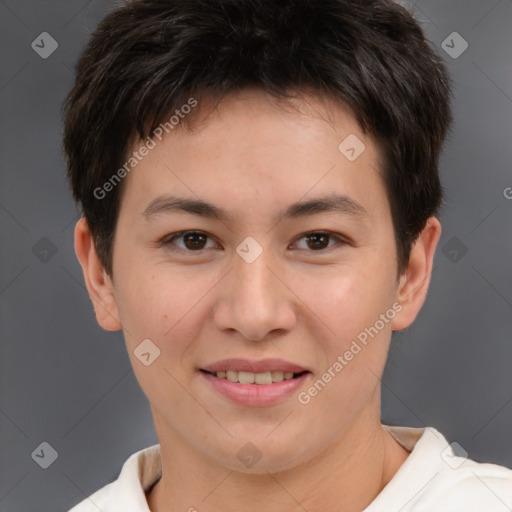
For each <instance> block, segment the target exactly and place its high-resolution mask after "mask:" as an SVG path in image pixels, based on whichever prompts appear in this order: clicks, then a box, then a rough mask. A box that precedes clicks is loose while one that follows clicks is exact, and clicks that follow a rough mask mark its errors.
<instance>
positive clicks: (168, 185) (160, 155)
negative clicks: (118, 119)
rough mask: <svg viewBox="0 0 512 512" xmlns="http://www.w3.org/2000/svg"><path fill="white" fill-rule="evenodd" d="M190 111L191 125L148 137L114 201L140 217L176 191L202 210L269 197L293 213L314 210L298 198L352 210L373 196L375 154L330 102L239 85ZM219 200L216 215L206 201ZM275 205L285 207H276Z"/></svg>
mask: <svg viewBox="0 0 512 512" xmlns="http://www.w3.org/2000/svg"><path fill="white" fill-rule="evenodd" d="M196 108H197V109H198V110H197V111H195V112H194V113H193V118H192V121H193V122H192V123H191V124H189V123H184V124H183V125H182V126H180V127H179V129H177V130H174V131H172V132H170V133H169V134H166V135H164V137H163V139H162V140H161V141H159V140H157V139H155V138H154V137H153V139H154V140H155V142H156V145H155V147H154V149H152V150H151V151H150V152H149V154H147V155H146V156H145V157H144V158H143V159H142V160H141V161H140V162H139V163H138V164H137V166H136V167H134V169H133V171H132V172H130V173H129V174H128V176H127V178H126V180H125V181H126V183H124V186H125V187H127V191H126V193H125V195H126V197H125V198H124V199H123V202H125V201H130V202H133V201H135V202H136V203H137V209H138V213H139V214H140V215H145V216H146V217H147V216H148V215H147V214H150V213H155V211H156V210H160V211H163V210H165V209H166V208H167V209H168V210H169V211H170V210H171V209H172V207H173V206H176V201H175V200H176V199H179V198H185V199H188V200H189V203H190V201H195V205H191V204H189V205H188V206H189V207H191V208H192V209H193V208H196V209H198V208H199V209H202V211H203V213H207V215H209V216H210V217H215V216H217V217H221V216H224V217H226V216H227V215H229V211H230V210H232V212H236V213H240V211H242V210H245V211H246V212H247V207H248V206H249V205H250V204H251V205H252V206H253V208H255V207H257V206H258V205H261V206H265V208H267V209H268V206H269V205H275V206H278V203H279V204H280V206H281V208H280V211H281V213H291V214H292V216H293V212H292V210H293V209H295V213H296V211H297V209H301V208H302V211H304V209H305V208H307V207H309V208H313V209H314V208H316V209H317V210H320V209H322V208H323V206H321V205H318V204H317V205H316V206H314V205H312V204H309V205H308V206H301V205H298V204H297V203H298V200H299V199H301V198H302V199H313V198H314V197H318V196H322V197H324V198H325V197H326V196H328V195H329V196H331V198H333V197H334V196H333V194H334V195H338V196H346V197H348V200H346V201H344V204H343V205H342V206H340V205H341V203H342V202H343V201H341V202H340V201H339V197H338V205H337V206H338V207H339V208H344V209H345V211H347V212H348V211H349V210H350V209H351V210H352V212H355V211H356V210H357V209H358V208H357V204H360V205H361V206H362V208H359V210H360V211H362V212H363V213H365V207H364V206H363V205H362V203H364V202H367V203H368V202H369V203H371V201H372V199H374V200H375V199H377V198H376V194H375V190H374V189H375V187H377V188H379V187H380V188H382V181H381V177H380V176H379V167H380V162H379V160H380V154H379V152H378V150H377V147H376V145H375V143H374V141H373V140H372V139H371V138H370V137H369V136H367V135H366V134H364V133H363V132H362V130H361V129H360V127H359V126H358V124H357V122H356V121H355V119H354V118H353V117H352V116H351V114H350V113H349V111H348V110H347V109H346V108H344V107H343V106H342V105H341V104H340V103H339V102H336V101H334V100H332V99H329V98H326V97H319V96H315V95H303V96H301V97H297V98H294V99H292V100H286V101H283V100H279V99H276V98H274V97H272V96H270V95H268V94H267V93H265V92H263V91H258V90H244V91H240V92H238V93H236V94H235V93H234V94H231V95H228V96H226V97H225V98H224V99H223V100H222V101H221V102H220V103H219V104H218V105H217V106H216V107H215V108H214V107H213V103H211V102H208V101H205V102H202V103H201V104H200V105H198V106H197V107H196ZM141 144H143V141H138V142H137V143H136V144H134V145H133V148H132V151H136V150H137V148H138V147H140V146H141ZM372 191H373V192H372ZM337 192H338V194H336V193H337ZM377 192H379V194H381V193H382V190H380V191H377ZM354 194H355V195H356V196H358V195H359V199H360V200H357V198H356V197H350V195H354ZM166 196H172V198H171V200H170V201H169V197H167V200H166ZM207 199H210V200H207ZM272 199H273V200H272ZM379 199H382V197H379ZM173 200H174V205H171V204H170V203H172V201H173ZM351 200H352V201H351ZM283 201H284V202H283ZM228 202H229V206H227V207H226V208H223V209H222V212H220V208H216V211H215V212H214V211H213V210H215V208H211V206H215V205H217V206H220V205H227V203H228ZM334 202H336V199H335V201H334ZM351 202H352V204H350V205H349V203H351ZM165 203H167V205H166V204H165ZM284 203H288V204H289V205H291V203H294V206H293V207H291V206H288V209H287V210H286V211H285V209H284ZM356 203H357V204H356ZM237 205H238V207H237ZM324 206H325V204H324ZM331 206H332V204H331ZM349 206H351V207H352V208H349ZM231 207H232V208H231ZM206 210H209V212H206ZM223 220H226V219H223Z"/></svg>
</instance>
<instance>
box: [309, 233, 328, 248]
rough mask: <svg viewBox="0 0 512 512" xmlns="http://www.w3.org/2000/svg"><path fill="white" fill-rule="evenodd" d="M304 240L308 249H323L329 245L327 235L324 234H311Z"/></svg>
mask: <svg viewBox="0 0 512 512" xmlns="http://www.w3.org/2000/svg"><path fill="white" fill-rule="evenodd" d="M306 240H307V243H308V246H309V248H310V249H314V250H320V249H325V248H326V247H327V245H328V243H329V235H328V234H326V233H313V234H310V235H306Z"/></svg>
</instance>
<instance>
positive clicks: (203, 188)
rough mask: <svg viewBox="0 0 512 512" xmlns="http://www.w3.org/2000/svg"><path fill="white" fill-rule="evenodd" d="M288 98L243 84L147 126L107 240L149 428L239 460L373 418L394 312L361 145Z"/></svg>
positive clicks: (371, 150)
mask: <svg viewBox="0 0 512 512" xmlns="http://www.w3.org/2000/svg"><path fill="white" fill-rule="evenodd" d="M296 106H299V108H300V110H299V111H297V110H294V109H291V108H286V105H284V104H281V103H278V102H277V101H276V100H274V99H270V98H269V97H268V96H267V95H265V94H264V93H262V92H257V91H247V90H246V91H244V92H241V93H238V94H236V95H231V96H228V97H226V98H225V99H224V100H223V101H222V102H221V104H220V105H219V107H218V109H217V110H215V111H210V112H209V114H210V115H209V116H208V117H207V118H205V119H206V122H205V123H203V124H201V125H198V126H197V127H196V129H194V130H193V131H189V130H187V129H184V130H175V131H173V132H171V133H169V135H168V136H166V137H165V138H163V140H162V141H158V139H155V141H156V142H157V144H156V147H154V148H153V149H151V150H150V151H149V152H148V154H147V155H146V156H145V157H144V158H143V159H141V161H140V163H138V165H137V166H136V167H135V168H134V169H133V170H132V171H131V173H130V174H129V175H128V176H127V177H126V178H125V180H126V181H125V183H124V187H125V188H124V191H123V196H122V204H121V209H120V212H119V218H118V224H117V228H116V234H115V240H114V250H113V276H114V278H113V281H112V283H111V284H110V285H109V286H110V289H111V292H112V300H111V302H109V304H110V305H109V306H107V308H108V309H109V312H110V314H109V316H110V318H114V317H115V318H116V319H117V320H118V321H119V323H120V324H121V325H122V329H123V331H124V335H125V339H126V344H127V348H128V353H129V355H130V358H131V362H132V364H133V368H134V372H135V374H136V377H137V379H138V381H139V383H140V385H141V387H142V389H143V391H144V393H145V394H146V395H147V397H148V400H149V402H150V405H151V410H152V413H153V416H154V420H155V426H156V428H157V433H158V436H159V440H160V441H161V442H162V440H163V439H170V440H172V441H173V442H175V443H180V444H181V445H183V446H187V447H188V448H189V449H190V450H192V451H194V452H195V453H198V454H200V455H201V456H203V457H205V458H206V459H208V460H210V461H215V462H216V463H217V464H221V465H222V466H224V467H226V468H231V469H238V470H241V471H254V472H264V471H271V470H272V471H275V470H280V469H286V468H291V467H293V466H296V465H298V464H301V463H303V462H306V461H308V460H310V459H312V458H313V457H315V456H318V455H320V454H321V453H323V452H325V451H326V450H328V449H329V448H330V447H332V446H334V445H336V443H337V442H339V440H340V439H341V437H342V436H343V435H344V434H345V433H347V432H348V431H350V430H352V431H353V430H354V429H356V428H357V429H358V428H363V429H364V428H365V427H364V425H368V423H369V421H370V418H371V419H372V420H373V419H375V418H376V417H378V416H379V414H380V410H379V408H380V400H379V397H380V387H379V377H380V375H381V374H382V371H383V367H384V363H385V359H386V354H387V350H388V346H389V341H390V337H391V332H392V330H393V329H396V328H402V327H404V325H403V323H404V315H409V316H408V319H407V318H406V319H405V323H409V321H411V318H412V317H411V314H410V313H407V311H405V310H404V311H401V310H402V309H403V307H402V305H400V304H398V302H397V300H398V299H399V298H400V296H399V292H400V283H399V282H398V280H397V273H396V265H397V260H396V247H395V242H394V240H395V239H394V233H393V225H392V219H391V214H390V206H389V202H388V200H387V197H386V192H385V188H384V183H383V180H382V176H381V175H380V174H379V172H378V169H379V164H378V159H379V153H378V149H377V147H376V146H375V145H374V142H373V141H372V140H371V139H370V138H369V137H368V136H367V135H365V134H363V133H362V132H361V130H360V129H359V127H358V125H357V123H356V122H355V121H354V119H353V118H352V117H351V116H350V115H349V114H348V112H347V111H345V110H344V109H343V108H341V107H340V106H339V105H338V104H335V103H330V102H329V101H328V100H325V99H323V100H322V99H319V98H315V97H313V96H305V97H304V98H303V99H302V100H300V101H298V100H297V102H296ZM331 121H332V122H331ZM347 137H351V138H350V139H348V141H349V142H350V143H348V142H347V143H345V145H343V144H342V145H341V150H340V148H339V146H340V143H342V142H343V141H344V140H345V139H346V138H347ZM355 137H357V139H355ZM357 140H359V142H357ZM354 141H355V142H354ZM361 143H362V144H364V150H362V149H363V146H362V145H361ZM141 145H142V142H139V143H138V144H136V145H135V146H134V148H133V150H136V149H137V148H138V147H140V146H141ZM351 147H353V148H354V149H355V151H351V150H350V148H351ZM361 150H362V152H361ZM359 152H360V154H359V156H357V155H358V153H359ZM347 156H348V157H350V158H348V157H347ZM355 156H356V158H354V157H355ZM179 200H183V201H181V202H180V201H179ZM186 201H188V203H187V202H186ZM203 203H207V204H206V205H205V204H203ZM308 203H309V204H308ZM413 309H414V308H413ZM417 309H419V306H417V307H416V309H415V311H414V314H415V312H417ZM109 322H110V320H107V319H104V320H103V325H104V327H105V328H110V327H109V326H110V325H111V324H110V323H109ZM100 323H102V321H101V320H100ZM143 340H151V341H145V342H144V344H143V345H141V343H142V342H143ZM158 351H159V355H158V357H156V358H155V356H156V355H157V354H158ZM141 353H144V354H146V355H144V356H142V357H141ZM148 354H149V355H148ZM139 357H140V359H139ZM141 359H142V361H144V362H145V363H146V364H144V362H142V361H141ZM228 370H229V372H228ZM252 379H256V382H255V383H252V384H250V383H248V382H250V381H251V380H252ZM239 381H241V382H239ZM305 440H307V442H305ZM248 442H250V443H252V445H246V443H248ZM242 447H244V448H242ZM241 448H242V452H240V449H241ZM243 450H245V452H248V455H249V456H251V455H253V456H259V455H258V454H261V455H262V457H261V461H260V462H258V464H257V465H255V466H254V468H251V467H250V465H248V464H247V463H245V462H244V460H245V459H244V457H243V456H242V455H244V454H247V453H245V452H244V451H243ZM237 454H238V455H237ZM244 464H245V465H244Z"/></svg>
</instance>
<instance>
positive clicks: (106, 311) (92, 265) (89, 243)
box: [75, 217, 122, 331]
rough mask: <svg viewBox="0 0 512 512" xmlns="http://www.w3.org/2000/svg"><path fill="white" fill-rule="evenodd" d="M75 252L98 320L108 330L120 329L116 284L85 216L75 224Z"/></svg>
mask: <svg viewBox="0 0 512 512" xmlns="http://www.w3.org/2000/svg"><path fill="white" fill-rule="evenodd" d="M75 253H76V256H77V258H78V261H79V262H80V265H81V266H82V270H83V273H84V280H85V286H86V287H87V291H88V292H89V297H90V298H91V301H92V304H93V307H94V312H95V314H96V320H97V322H98V323H99V324H100V326H101V327H103V329H105V330H107V331H119V330H120V329H121V328H122V326H121V321H120V318H119V312H118V309H117V302H116V298H115V293H114V286H113V283H112V281H111V279H110V277H109V276H108V274H107V273H106V272H105V270H104V268H103V265H102V264H101V262H100V260H99V258H98V255H97V254H96V247H95V246H94V241H93V238H92V235H91V232H90V231H89V226H88V225H87V221H86V220H85V218H84V217H82V218H81V219H80V220H79V221H78V222H77V224H76V226H75Z"/></svg>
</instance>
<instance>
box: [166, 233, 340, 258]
mask: <svg viewBox="0 0 512 512" xmlns="http://www.w3.org/2000/svg"><path fill="white" fill-rule="evenodd" d="M189 233H192V234H196V235H205V236H206V237H207V238H209V239H210V240H211V239H212V237H211V236H210V235H208V233H205V232H204V231H195V230H188V231H178V232H176V233H171V234H170V235H167V236H166V237H164V238H163V239H162V240H161V241H160V246H161V247H165V248H166V250H169V251H171V252H185V253H192V254H202V253H203V252H204V251H206V250H207V249H198V250H197V251H193V250H190V249H181V248H176V247H173V246H172V242H174V240H176V239H177V238H182V237H183V236H184V235H186V234H189ZM307 235H327V236H328V237H329V239H333V238H334V239H336V240H337V241H338V245H347V244H348V242H347V241H346V240H344V239H343V238H342V237H340V236H338V235H336V234H334V233H331V232H330V231H307V232H306V233H303V234H302V235H300V236H299V237H298V238H297V239H296V240H300V239H302V238H305V237H306V236H307ZM329 241H330V240H329ZM333 247H336V245H334V246H331V247H326V248H325V249H318V250H313V249H311V250H307V249H300V250H306V251H307V252H311V253H325V252H330V251H331V250H332V249H333Z"/></svg>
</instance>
